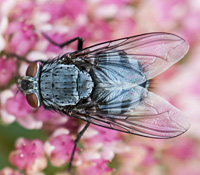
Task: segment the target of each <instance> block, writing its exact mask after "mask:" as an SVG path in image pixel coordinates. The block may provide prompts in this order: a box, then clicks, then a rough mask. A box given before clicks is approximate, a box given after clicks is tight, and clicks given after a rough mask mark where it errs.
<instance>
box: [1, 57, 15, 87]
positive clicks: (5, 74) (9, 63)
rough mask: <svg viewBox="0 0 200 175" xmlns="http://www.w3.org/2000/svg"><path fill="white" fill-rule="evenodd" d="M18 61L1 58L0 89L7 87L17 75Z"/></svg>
mask: <svg viewBox="0 0 200 175" xmlns="http://www.w3.org/2000/svg"><path fill="white" fill-rule="evenodd" d="M16 71H17V70H16V60H13V59H6V58H3V57H1V58H0V77H1V78H0V87H3V86H5V85H6V84H7V83H9V81H10V80H11V78H12V77H13V75H14V74H16Z"/></svg>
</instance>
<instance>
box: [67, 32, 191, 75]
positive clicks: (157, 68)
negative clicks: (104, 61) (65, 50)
mask: <svg viewBox="0 0 200 175" xmlns="http://www.w3.org/2000/svg"><path fill="white" fill-rule="evenodd" d="M188 49H189V45H188V43H187V42H186V41H185V40H184V39H183V38H181V37H179V36H177V35H174V34H170V33H162V32H155V33H147V34H142V35H137V36H132V37H127V38H122V39H118V40H113V41H108V42H103V43H100V44H96V45H93V46H91V47H87V48H85V49H83V50H81V51H77V52H73V53H71V56H72V57H75V58H76V57H79V58H81V59H90V60H93V62H95V61H97V58H98V59H99V57H98V56H97V55H101V56H100V58H105V57H107V54H111V53H113V55H112V59H115V56H116V57H117V54H116V55H115V54H114V53H116V52H121V53H122V52H123V53H124V54H126V55H127V57H128V58H129V59H130V58H131V59H134V60H138V61H139V62H140V64H141V65H142V69H143V71H144V72H145V74H146V78H147V79H151V78H153V77H155V76H156V75H158V74H160V73H161V72H163V71H165V70H166V69H167V68H168V67H170V66H171V65H172V64H174V63H176V62H177V61H179V60H180V59H181V58H182V57H183V56H184V55H185V54H186V53H187V51H188Z"/></svg>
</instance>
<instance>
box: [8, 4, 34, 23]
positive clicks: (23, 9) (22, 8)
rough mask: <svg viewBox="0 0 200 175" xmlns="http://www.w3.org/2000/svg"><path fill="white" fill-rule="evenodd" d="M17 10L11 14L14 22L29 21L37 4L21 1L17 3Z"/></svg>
mask: <svg viewBox="0 0 200 175" xmlns="http://www.w3.org/2000/svg"><path fill="white" fill-rule="evenodd" d="M15 9H17V10H13V11H12V12H11V19H12V20H13V21H14V20H18V19H22V20H29V19H30V18H31V17H32V15H33V12H34V10H35V9H36V3H35V1H21V2H20V3H16V6H15ZM22 14H23V16H22Z"/></svg>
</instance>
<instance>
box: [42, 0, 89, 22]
mask: <svg viewBox="0 0 200 175" xmlns="http://www.w3.org/2000/svg"><path fill="white" fill-rule="evenodd" d="M86 7H87V6H86V4H85V2H84V1H81V0H76V1H74V0H68V1H67V3H66V2H65V1H64V0H61V1H59V2H58V1H51V2H47V3H44V4H43V5H42V6H41V11H43V12H47V13H49V15H50V16H51V22H52V21H55V20H60V19H61V18H69V19H72V20H75V19H76V18H77V17H78V16H79V15H81V14H84V13H86V9H87V8H86ZM74 8H76V10H74Z"/></svg>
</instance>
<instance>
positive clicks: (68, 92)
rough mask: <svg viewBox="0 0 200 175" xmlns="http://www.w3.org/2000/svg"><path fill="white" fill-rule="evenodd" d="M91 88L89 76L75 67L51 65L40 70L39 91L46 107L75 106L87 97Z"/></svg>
mask: <svg viewBox="0 0 200 175" xmlns="http://www.w3.org/2000/svg"><path fill="white" fill-rule="evenodd" d="M93 86H94V83H93V80H92V78H91V76H90V75H89V74H88V73H87V72H85V71H81V70H80V69H78V68H77V67H76V66H75V65H72V64H70V65H65V64H57V63H53V64H46V65H44V67H43V68H42V72H41V78H40V90H41V96H42V98H43V103H44V104H45V105H46V106H53V107H56V106H66V105H76V104H77V103H78V102H79V101H80V100H81V99H84V98H87V97H89V95H90V94H91V92H92V89H93Z"/></svg>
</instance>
